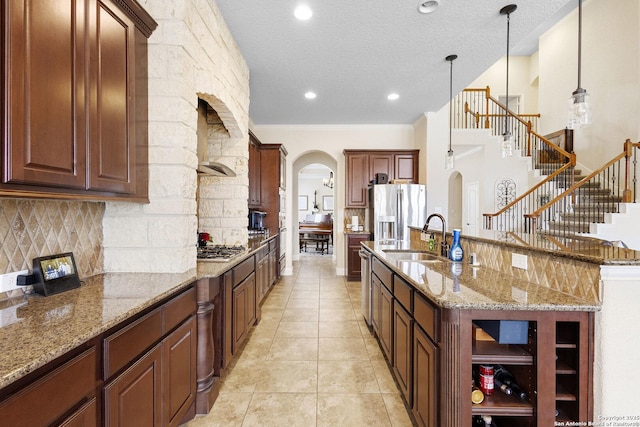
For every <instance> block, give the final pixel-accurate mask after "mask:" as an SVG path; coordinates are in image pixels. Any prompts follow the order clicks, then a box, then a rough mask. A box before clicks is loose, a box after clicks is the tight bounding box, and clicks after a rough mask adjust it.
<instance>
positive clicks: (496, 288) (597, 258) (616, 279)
mask: <svg viewBox="0 0 640 427" xmlns="http://www.w3.org/2000/svg"><path fill="white" fill-rule="evenodd" d="M421 231H422V230H421V229H418V228H413V229H412V230H411V243H410V244H407V245H406V247H391V246H389V247H384V246H381V245H376V244H374V243H373V242H369V243H366V244H363V249H365V250H367V251H369V252H370V253H372V254H373V256H374V260H376V261H377V262H378V263H379V264H382V265H383V266H384V268H386V269H387V270H388V271H390V272H391V273H390V274H386V276H387V277H386V279H384V280H381V277H380V275H382V276H385V273H384V271H385V270H384V269H382V271H383V273H380V274H375V270H374V272H373V273H374V274H372V275H371V276H372V278H373V280H372V281H371V285H372V289H373V291H372V292H373V295H372V297H371V299H372V300H373V301H374V307H376V306H377V310H380V311H381V312H382V313H385V315H378V321H379V322H380V324H379V325H377V326H378V330H376V322H375V320H376V319H375V317H374V319H373V320H374V321H373V325H372V326H373V328H372V329H373V331H374V332H375V333H376V335H377V336H378V339H379V341H380V344H381V347H382V349H383V350H385V347H386V350H385V354H386V355H387V359H388V361H389V364H390V367H391V369H392V371H393V372H394V374H395V377H396V380H397V381H398V383H399V384H402V383H403V381H404V380H402V379H399V377H400V378H402V377H404V378H410V376H411V372H410V370H409V369H406V368H404V369H405V372H404V374H403V373H402V371H403V368H402V366H405V367H406V366H412V363H413V364H415V363H416V360H418V359H419V355H420V354H422V355H423V357H422V363H418V364H417V365H413V366H414V367H415V366H420V365H422V366H428V363H427V361H428V360H431V363H432V364H433V365H434V366H433V368H432V372H431V373H432V374H433V381H432V383H433V387H432V389H431V393H433V395H434V396H436V397H435V398H434V399H431V400H432V401H437V402H447V405H449V406H444V407H440V408H431V411H430V413H431V414H435V415H433V416H437V417H440V418H439V422H438V423H437V424H433V423H429V422H428V421H423V422H420V421H419V423H420V424H423V425H468V423H469V419H470V418H471V416H472V414H473V415H474V416H475V415H476V414H477V415H491V414H493V415H494V416H497V417H503V418H504V419H506V420H508V421H507V425H553V423H554V422H556V421H568V420H576V419H577V420H582V421H593V420H594V419H601V418H600V417H606V416H611V414H627V415H629V414H630V415H637V414H636V412H637V405H636V404H635V401H634V399H633V398H632V396H633V386H632V385H631V384H635V383H636V382H637V380H638V378H640V371H639V369H638V367H637V366H638V363H637V358H636V357H635V356H633V355H634V354H637V345H636V344H635V343H634V342H630V341H629V339H628V337H629V336H632V335H635V334H636V329H637V328H638V326H637V325H640V323H639V322H640V315H639V314H638V310H637V308H636V307H635V303H634V301H637V298H638V297H639V291H638V289H639V288H638V285H639V284H640V253H638V252H637V251H633V250H630V249H627V248H624V247H619V245H616V244H612V242H605V241H597V240H595V239H576V241H570V240H563V239H557V238H553V237H552V238H550V239H540V238H539V237H536V238H535V239H533V240H531V241H527V236H526V235H523V236H519V235H515V234H513V233H507V234H504V233H493V234H491V235H483V236H477V237H474V236H463V240H462V244H463V248H464V250H465V254H467V256H468V255H469V254H471V253H476V254H477V256H478V259H479V264H480V265H479V266H476V267H472V266H470V265H469V264H468V258H466V257H465V261H464V263H463V264H461V265H460V266H457V267H456V268H455V269H452V266H453V265H454V263H450V262H449V261H447V260H445V259H441V258H440V261H439V262H438V261H434V259H436V258H438V257H436V256H435V253H433V252H432V253H431V256H422V258H424V260H423V261H422V262H416V261H419V260H417V259H415V260H413V261H412V260H411V259H410V258H411V257H410V256H409V255H408V253H409V252H411V251H414V252H415V251H420V252H423V253H428V252H429V250H428V249H429V246H428V241H425V240H423V238H422V235H421V234H422V233H421ZM403 251H405V253H404V254H403V253H402V252H403ZM406 251H409V252H406ZM429 258H431V259H429ZM514 260H516V261H517V262H514ZM514 263H515V264H517V266H518V267H513V266H512V265H513V264H514ZM374 265H375V264H374ZM378 270H379V271H380V268H378ZM385 281H386V282H387V285H388V286H385V285H384V282H385ZM397 283H400V284H401V285H400V286H397ZM377 289H380V292H377ZM398 290H399V291H400V293H399V295H396V293H397V291H398ZM403 294H404V297H403ZM407 295H409V296H410V298H407ZM376 300H377V301H376ZM403 300H404V301H405V302H404V303H403V302H402V301H403ZM418 302H419V303H420V304H418ZM424 307H427V308H428V310H426V311H425V309H424ZM416 310H418V312H416ZM425 312H426V313H431V314H430V316H428V317H426V319H431V321H430V322H431V323H430V324H429V323H428V322H427V324H426V325H424V323H425V320H424V319H425V317H424V313H425ZM389 313H390V314H389ZM374 316H375V309H374ZM421 317H422V319H423V320H422V321H419V319H420V318H421ZM483 320H493V321H503V320H522V321H526V322H528V325H529V341H531V342H529V343H528V344H527V345H525V347H529V349H528V350H527V351H528V354H530V355H531V357H532V358H530V356H526V357H524V358H522V359H520V358H517V357H516V362H513V360H512V363H514V365H513V366H510V367H511V368H512V370H513V371H515V372H514V374H515V373H516V372H518V375H519V376H523V377H524V379H523V382H525V384H527V385H526V386H525V387H528V388H529V393H528V396H529V401H528V402H523V403H526V404H525V405H524V406H518V405H513V402H507V405H506V406H505V402H503V401H501V402H500V403H499V404H498V405H489V406H482V405H480V406H477V405H472V404H471V402H470V399H467V396H469V395H468V394H466V384H467V382H466V379H467V378H469V381H470V380H471V373H472V368H477V367H478V364H479V363H487V362H490V363H492V364H495V363H496V362H495V358H494V357H493V356H492V357H490V358H487V357H485V356H481V355H478V354H476V350H477V349H478V348H484V347H486V345H485V344H486V343H485V342H484V340H483V339H482V338H480V336H481V334H480V335H478V334H477V332H478V330H480V329H481V328H480V327H478V326H477V323H482V321H483ZM477 321H480V322H477ZM421 322H422V326H420V325H421ZM415 325H418V326H419V327H417V328H416V326H415ZM430 330H431V331H432V332H429V331H430ZM418 331H419V333H418ZM425 332H426V334H425ZM481 332H482V331H481ZM533 332H535V334H533ZM392 333H396V334H398V333H399V336H400V338H401V339H400V340H398V338H397V337H394V336H392V335H391V334H392ZM434 334H435V335H434ZM425 335H426V336H428V337H429V339H428V340H427V341H426V342H428V343H430V344H431V345H432V347H429V346H428V345H425V344H424V340H422V341H423V343H422V344H420V345H418V344H417V343H418V341H419V340H420V339H421V338H425ZM531 337H535V338H536V340H534V341H532V340H531ZM409 338H411V339H413V341H412V342H411V341H410V340H409ZM398 342H407V344H406V345H404V346H402V345H401V346H398V345H397V344H398ZM478 343H481V346H477V345H476V344H478ZM534 344H535V345H534ZM492 345H493V344H492ZM483 346H484V347H483ZM398 348H400V349H403V348H404V349H406V348H408V349H411V348H413V352H412V355H411V357H408V358H407V359H405V360H404V361H403V362H402V363H401V364H398V360H401V359H402V358H400V359H399V358H398V357H397V356H398V354H397V353H398V350H397V349H398ZM498 348H499V347H498ZM569 348H571V349H572V350H569ZM416 349H420V351H418V350H416ZM428 349H431V350H433V351H431V352H428V351H427V350H428ZM620 349H624V351H620ZM571 352H573V353H571ZM428 354H431V357H426V356H425V355H428ZM556 354H559V357H560V358H561V359H563V361H564V359H567V360H566V361H567V362H570V361H571V360H580V364H579V365H575V364H574V365H575V366H573V367H572V368H570V369H564V368H559V367H557V366H556V363H555V361H554V360H553V358H552V357H551V358H549V357H547V356H546V355H551V356H554V355H556ZM494 356H495V355H494ZM411 358H413V359H411ZM497 360H500V358H498V359H497ZM531 360H532V361H534V365H531V363H530V361H531ZM503 363H504V362H503ZM567 364H568V365H572V363H567ZM523 366H525V367H527V368H523ZM565 367H566V366H565ZM594 367H595V369H594ZM603 368H604V369H603ZM416 369H417V368H416ZM416 369H414V372H413V374H414V375H415V374H416V372H415V371H416ZM436 372H437V373H438V374H436ZM605 372H615V373H616V374H617V375H614V376H611V375H609V374H607V373H605ZM532 373H533V374H532ZM400 374H402V375H400ZM584 374H587V375H586V377H584V376H583V375H584ZM422 375H423V377H422V380H421V381H417V382H415V383H414V384H413V385H414V390H413V392H414V394H413V395H410V394H409V398H408V399H406V400H407V403H408V404H409V407H413V410H414V415H416V419H417V420H419V419H420V417H419V415H420V414H416V413H415V412H416V408H415V405H416V402H417V400H416V399H419V398H420V395H419V394H416V392H417V390H415V386H416V384H421V383H424V381H425V380H426V379H427V378H429V375H428V374H427V373H425V372H424V369H423V372H422ZM572 375H573V377H572ZM621 377H625V378H629V379H630V380H629V382H626V381H625V384H629V385H628V386H625V385H621V384H620V381H617V380H616V379H615V378H621ZM567 381H568V384H566V383H567ZM556 385H558V386H559V389H556V387H555V386H556ZM436 386H437V387H436ZM560 386H562V387H560ZM563 387H564V388H568V389H571V390H573V392H570V393H565V392H564V391H563V390H562V389H563ZM401 389H402V387H401ZM407 390H408V391H409V392H410V391H411V390H410V389H409V388H408V387H407ZM436 392H437V394H435V393H436ZM407 394H408V393H407ZM422 394H423V395H424V394H425V391H423V392H422ZM494 396H495V395H494ZM411 399H413V400H411ZM409 402H411V403H409ZM491 402H493V401H491ZM572 402H573V403H572ZM518 403H521V402H518ZM485 404H486V402H485ZM419 409H420V408H418V410H419ZM422 409H423V412H426V413H429V411H427V410H426V409H424V408H422ZM555 410H558V411H559V417H558V418H555V417H554V414H555ZM585 411H586V412H585ZM549 414H550V415H549ZM494 420H496V422H497V423H498V425H501V424H500V423H499V422H498V421H499V418H494ZM502 424H504V422H503V423H502Z"/></svg>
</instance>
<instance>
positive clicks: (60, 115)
mask: <svg viewBox="0 0 640 427" xmlns="http://www.w3.org/2000/svg"><path fill="white" fill-rule="evenodd" d="M2 9H3V10H2V15H1V16H2V20H3V34H2V39H3V41H4V43H3V44H2V54H3V55H2V58H3V75H2V81H3V85H2V99H3V114H2V130H3V141H2V180H1V183H0V194H5V195H17V194H19V195H26V196H33V197H50V196H52V195H55V196H62V197H68V198H86V199H108V198H123V199H136V200H146V199H147V194H148V190H147V183H148V172H147V168H148V164H147V163H148V154H147V150H148V147H147V84H146V81H147V47H146V40H147V37H148V36H149V35H150V34H151V32H152V31H153V29H155V27H156V25H157V24H156V23H155V21H153V19H152V18H151V17H150V16H149V15H148V14H147V13H146V12H145V11H144V10H143V9H142V8H141V7H140V6H139V5H138V4H137V3H136V2H133V1H130V0H118V1H112V0H103V1H97V0H59V1H55V2H42V1H34V0H24V1H20V2H13V1H11V2H3V3H2Z"/></svg>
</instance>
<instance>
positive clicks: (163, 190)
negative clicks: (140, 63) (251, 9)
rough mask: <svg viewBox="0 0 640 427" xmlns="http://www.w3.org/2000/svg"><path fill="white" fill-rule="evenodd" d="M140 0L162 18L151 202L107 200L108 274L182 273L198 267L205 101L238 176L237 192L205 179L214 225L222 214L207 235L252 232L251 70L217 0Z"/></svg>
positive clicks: (155, 56) (155, 59) (152, 49)
mask: <svg viewBox="0 0 640 427" xmlns="http://www.w3.org/2000/svg"><path fill="white" fill-rule="evenodd" d="M140 4H141V5H142V6H143V7H144V8H145V9H146V10H147V11H148V12H149V13H150V14H151V16H153V18H154V19H155V20H156V21H157V22H158V28H157V29H156V30H155V31H154V33H153V34H152V35H151V38H150V39H149V163H150V164H149V199H150V203H149V204H131V203H107V206H106V211H105V218H104V258H105V271H140V272H146V271H148V272H183V271H187V270H190V269H192V268H194V267H195V266H196V232H197V231H198V230H197V228H198V220H197V205H196V192H197V187H198V178H197V176H196V171H195V169H196V166H197V156H196V145H197V138H196V129H197V113H196V111H197V102H198V97H201V98H203V99H205V100H206V101H207V102H208V103H209V105H211V106H212V107H213V108H214V109H215V111H216V112H217V114H218V115H219V116H220V117H221V119H222V121H223V122H224V124H225V127H226V129H227V131H228V132H229V134H230V135H231V138H230V140H229V141H228V144H227V145H226V146H225V148H224V151H225V154H226V153H233V154H234V155H233V156H232V158H223V159H217V160H219V161H222V162H224V163H225V164H227V165H229V166H230V167H231V168H232V169H234V170H235V171H236V174H237V177H236V178H233V180H235V181H234V182H235V183H237V184H236V185H237V186H238V187H235V188H234V189H233V190H230V187H228V186H227V185H226V184H228V183H230V182H231V181H225V182H224V183H223V182H222V181H220V179H216V178H205V179H201V180H200V185H201V186H202V187H203V188H202V189H201V195H202V197H203V199H210V200H216V201H215V202H206V206H205V207H204V209H203V211H204V212H205V213H206V215H207V216H209V219H207V221H208V223H207V226H208V225H210V223H211V222H213V218H214V217H216V216H217V215H221V216H220V217H219V218H220V220H219V221H218V224H217V225H219V227H220V228H219V229H217V230H214V229H212V230H207V231H209V232H211V233H212V234H213V235H214V238H216V235H217V233H218V231H219V230H220V229H222V228H225V227H227V228H230V227H233V226H236V225H239V224H240V223H242V226H243V227H244V228H246V220H247V218H246V203H247V197H246V194H247V193H248V189H247V188H248V174H247V170H246V168H245V167H244V166H243V164H244V162H246V159H247V158H248V127H249V115H248V111H249V69H248V67H247V65H246V63H245V61H244V59H243V57H242V54H241V52H240V50H239V49H238V47H237V45H236V43H235V41H234V40H233V37H232V36H231V33H230V31H229V29H228V27H227V25H226V23H225V22H224V19H223V17H222V15H221V13H220V11H219V10H218V7H217V5H216V4H215V2H214V1H213V0H184V1H172V0H142V1H140ZM211 149H213V151H214V152H215V147H213V148H212V147H210V154H211ZM233 157H235V159H234V158H233ZM224 179H228V178H224ZM243 187H245V188H243ZM227 198H228V199H227ZM223 199H224V201H223V202H221V200H223ZM227 200H229V202H227ZM231 200H233V201H231ZM240 205H244V209H245V210H244V211H242V213H241V210H242V209H240V208H239V206H240ZM226 215H228V216H226ZM235 216H237V218H235V220H232V219H231V218H232V217H235ZM235 234H236V233H234V232H232V231H230V232H229V233H228V235H233V236H235Z"/></svg>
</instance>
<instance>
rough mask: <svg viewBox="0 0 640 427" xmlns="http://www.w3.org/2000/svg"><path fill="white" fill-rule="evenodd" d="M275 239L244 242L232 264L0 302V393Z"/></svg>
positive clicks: (108, 277) (109, 279)
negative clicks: (245, 245) (244, 247)
mask: <svg viewBox="0 0 640 427" xmlns="http://www.w3.org/2000/svg"><path fill="white" fill-rule="evenodd" d="M275 237H276V236H269V237H255V238H251V239H249V242H248V245H247V251H246V252H244V253H243V254H241V255H240V256H238V257H237V258H235V259H233V260H232V261H231V262H206V261H198V263H197V264H198V265H197V269H193V270H189V271H186V272H184V273H105V274H99V275H96V276H92V277H88V278H85V279H83V284H82V286H80V287H79V288H77V289H72V290H70V291H67V292H64V293H61V294H57V295H52V296H49V297H43V296H40V295H37V294H32V295H25V296H23V297H19V298H13V299H10V300H7V301H2V302H0V348H1V349H2V350H3V351H2V352H0V388H4V387H6V386H7V385H9V384H11V383H13V382H14V381H16V380H18V379H20V378H22V377H24V376H25V375H27V374H28V373H30V372H32V371H34V370H35V369H37V368H39V367H41V366H44V365H46V364H47V363H49V362H51V361H53V360H54V359H56V358H57V357H60V356H62V355H63V354H65V353H67V352H68V351H70V350H73V349H74V348H76V347H78V346H79V345H81V344H83V343H85V342H87V341H89V340H91V339H93V338H95V337H96V336H98V335H100V334H101V333H103V332H105V331H107V330H108V329H110V328H112V327H114V326H116V325H118V324H119V323H120V322H122V321H124V320H126V319H128V318H130V317H132V316H135V315H136V314H138V313H140V312H142V311H143V310H145V309H146V308H148V307H151V306H153V305H154V304H156V303H158V302H160V301H162V300H163V299H165V298H166V297H168V296H169V295H171V294H174V293H176V292H178V291H180V290H181V289H184V288H186V287H187V286H189V285H190V284H191V283H193V282H194V280H196V279H199V278H206V277H214V276H219V275H220V274H222V273H224V272H225V271H227V270H229V269H230V268H233V267H234V266H235V265H237V264H238V263H240V262H242V261H244V260H245V259H247V258H248V257H249V256H251V255H252V254H254V253H255V252H256V251H257V250H258V249H259V248H261V247H263V246H264V245H265V244H266V243H267V242H268V241H269V240H270V239H272V238H275Z"/></svg>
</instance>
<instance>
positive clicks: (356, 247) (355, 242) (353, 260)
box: [347, 234, 370, 280]
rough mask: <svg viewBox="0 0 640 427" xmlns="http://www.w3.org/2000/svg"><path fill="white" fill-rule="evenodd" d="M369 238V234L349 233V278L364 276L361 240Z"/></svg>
mask: <svg viewBox="0 0 640 427" xmlns="http://www.w3.org/2000/svg"><path fill="white" fill-rule="evenodd" d="M369 239H370V236H369V235H368V234H355V235H354V234H347V280H360V278H361V277H362V262H361V260H360V242H364V241H367V240H369Z"/></svg>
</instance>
